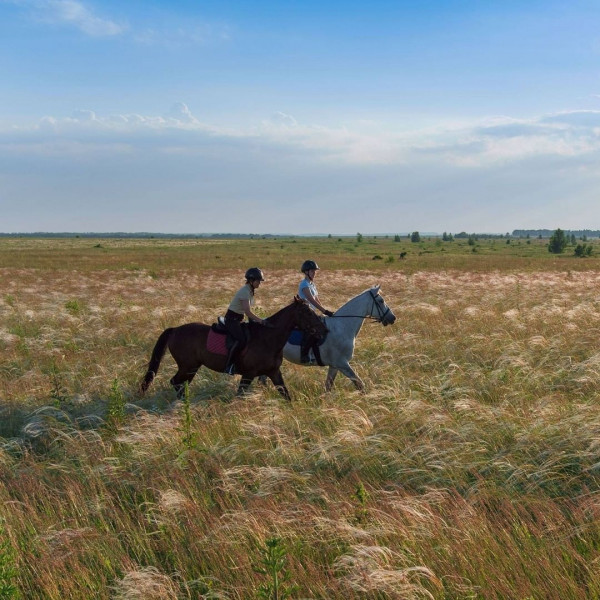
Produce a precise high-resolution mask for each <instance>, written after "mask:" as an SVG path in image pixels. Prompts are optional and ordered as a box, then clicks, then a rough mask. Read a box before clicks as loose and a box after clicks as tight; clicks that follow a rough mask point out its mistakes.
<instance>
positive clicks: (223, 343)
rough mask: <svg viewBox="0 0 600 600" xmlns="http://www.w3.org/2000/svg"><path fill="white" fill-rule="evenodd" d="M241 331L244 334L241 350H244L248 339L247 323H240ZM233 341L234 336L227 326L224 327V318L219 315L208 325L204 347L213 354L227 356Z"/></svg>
mask: <svg viewBox="0 0 600 600" xmlns="http://www.w3.org/2000/svg"><path fill="white" fill-rule="evenodd" d="M242 331H243V332H244V335H245V336H246V341H245V342H244V348H243V349H242V352H244V349H245V348H246V346H247V345H248V342H249V341H250V328H249V327H248V324H247V323H242ZM234 342H235V338H234V337H233V336H232V335H231V334H230V333H229V331H228V330H227V327H225V319H224V318H223V317H219V318H218V319H217V322H216V323H213V324H212V325H211V326H210V329H209V331H208V337H207V339H206V349H207V350H208V351H209V352H212V353H213V354H221V355H223V356H227V355H228V354H229V350H230V349H231V347H232V346H233V344H234Z"/></svg>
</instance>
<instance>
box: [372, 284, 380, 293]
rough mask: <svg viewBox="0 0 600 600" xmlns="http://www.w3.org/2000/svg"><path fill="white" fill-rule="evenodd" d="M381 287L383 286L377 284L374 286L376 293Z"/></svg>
mask: <svg viewBox="0 0 600 600" xmlns="http://www.w3.org/2000/svg"><path fill="white" fill-rule="evenodd" d="M380 289H381V286H380V285H376V286H374V287H373V291H374V292H375V293H376V294H379V290H380Z"/></svg>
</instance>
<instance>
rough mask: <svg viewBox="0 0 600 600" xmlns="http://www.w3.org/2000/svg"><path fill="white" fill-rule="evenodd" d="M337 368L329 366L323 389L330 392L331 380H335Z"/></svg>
mask: <svg viewBox="0 0 600 600" xmlns="http://www.w3.org/2000/svg"><path fill="white" fill-rule="evenodd" d="M337 373H338V370H337V369H336V368H335V367H329V370H328V371H327V379H325V391H326V392H330V391H331V388H332V387H333V381H334V380H335V376H336V375H337Z"/></svg>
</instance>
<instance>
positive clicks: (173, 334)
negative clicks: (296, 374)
mask: <svg viewBox="0 0 600 600" xmlns="http://www.w3.org/2000/svg"><path fill="white" fill-rule="evenodd" d="M248 326H249V328H250V340H249V341H248V344H247V345H246V347H245V348H244V350H242V353H241V355H240V356H239V357H238V359H237V360H236V369H237V371H238V373H240V374H241V376H242V379H241V381H240V385H239V387H238V390H237V393H238V395H240V394H243V393H244V392H245V391H246V390H247V389H248V387H249V385H250V384H251V383H252V380H253V379H254V378H255V377H257V376H260V375H266V376H267V377H269V379H270V380H271V381H272V382H273V384H274V385H275V387H276V388H277V390H278V391H279V393H280V394H281V395H282V396H283V397H284V398H285V399H286V400H291V397H290V393H289V392H288V390H287V388H286V387H285V383H284V382H283V376H282V375H281V363H282V361H283V347H284V346H285V343H286V342H287V340H288V338H289V335H290V333H291V331H292V329H294V327H298V328H299V329H302V330H303V331H306V332H308V333H310V334H311V335H315V336H317V337H319V336H321V337H322V336H323V335H324V334H325V333H326V332H327V328H326V327H325V325H324V324H323V321H321V319H320V318H319V317H318V316H317V315H316V314H315V313H314V312H313V311H312V310H311V309H310V308H309V307H308V305H307V304H306V303H305V302H304V301H302V300H300V298H299V297H298V296H296V297H295V298H294V301H293V302H292V303H291V304H289V305H288V306H286V307H285V308H282V309H281V310H280V311H279V312H277V313H275V314H274V315H272V316H270V317H269V318H268V319H266V325H260V324H258V323H249V324H248ZM209 331H210V325H205V324H204V323H187V324H185V325H180V326H179V327H169V328H168V329H165V330H164V331H163V332H162V333H161V334H160V336H159V338H158V341H157V342H156V345H155V346H154V350H153V351H152V356H151V358H150V362H149V363H148V371H147V372H146V375H145V376H144V379H143V381H142V382H141V384H140V392H141V393H144V392H145V391H146V390H147V389H148V387H149V386H150V384H151V383H152V381H153V379H154V377H155V375H156V373H157V371H158V367H159V365H160V362H161V360H162V358H163V356H164V355H165V352H166V351H167V348H168V349H169V352H170V353H171V356H172V357H173V358H174V359H175V362H176V363H177V367H178V371H177V373H175V375H174V376H173V377H172V378H171V385H172V386H173V387H174V388H175V390H176V391H177V395H178V396H180V395H181V394H182V392H183V389H184V385H185V383H186V382H188V383H190V382H191V381H192V379H193V378H194V375H195V374H196V372H197V371H198V369H199V368H200V367H201V366H202V365H204V366H205V367H208V368H209V369H212V370H213V371H223V369H224V368H225V362H226V356H224V355H221V354H215V353H213V352H209V351H208V350H207V343H206V342H207V339H208V333H209Z"/></svg>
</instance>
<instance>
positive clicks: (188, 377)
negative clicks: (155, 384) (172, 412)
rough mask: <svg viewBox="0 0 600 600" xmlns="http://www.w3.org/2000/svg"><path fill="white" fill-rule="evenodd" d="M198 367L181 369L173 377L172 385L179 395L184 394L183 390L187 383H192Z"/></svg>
mask: <svg viewBox="0 0 600 600" xmlns="http://www.w3.org/2000/svg"><path fill="white" fill-rule="evenodd" d="M197 371H198V368H196V369H179V371H177V373H175V375H174V376H173V377H171V385H172V386H173V388H174V389H175V391H176V392H177V397H178V398H181V397H182V396H183V390H184V389H185V383H186V381H187V383H191V382H192V379H194V375H196V373H197Z"/></svg>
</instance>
